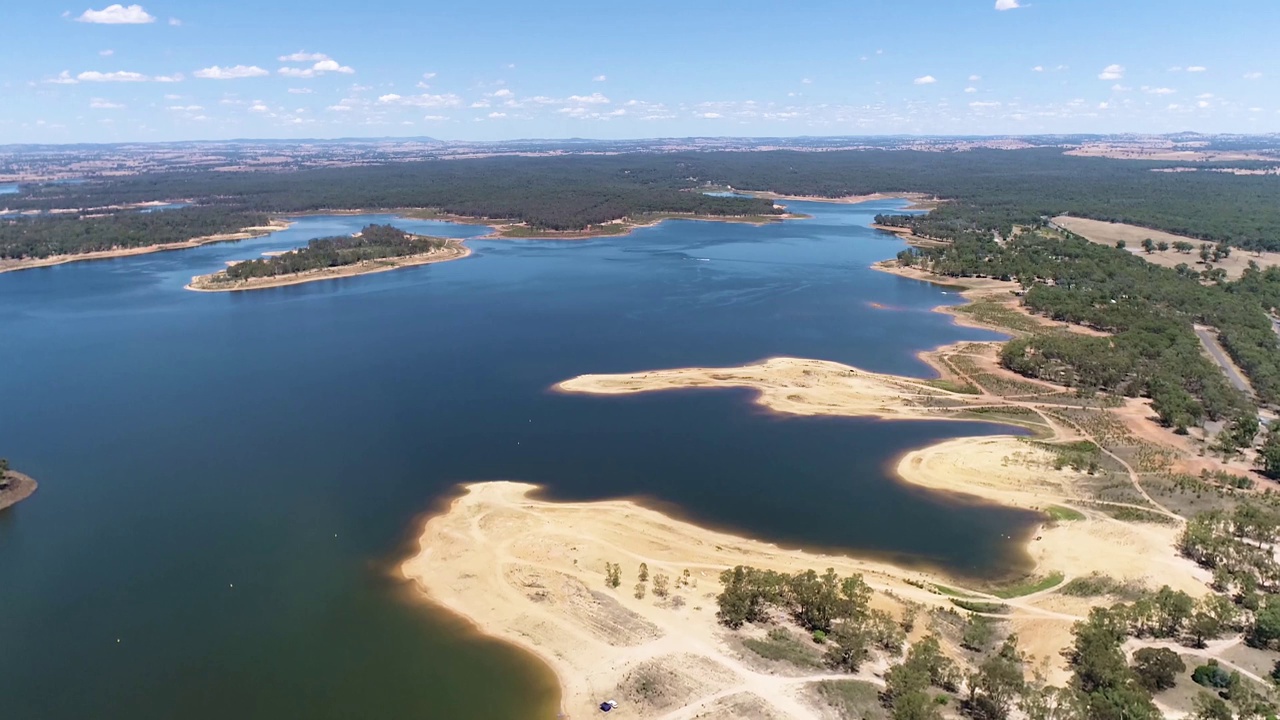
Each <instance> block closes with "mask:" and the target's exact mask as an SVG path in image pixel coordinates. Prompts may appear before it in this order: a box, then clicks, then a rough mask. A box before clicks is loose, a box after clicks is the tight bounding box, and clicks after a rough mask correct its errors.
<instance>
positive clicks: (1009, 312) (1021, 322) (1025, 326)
mask: <svg viewBox="0 0 1280 720" xmlns="http://www.w3.org/2000/svg"><path fill="white" fill-rule="evenodd" d="M955 311H956V312H958V313H963V314H965V315H968V316H969V317H971V318H973V319H974V320H977V321H978V322H980V323H982V324H984V325H991V326H993V327H999V328H1003V329H1006V330H1013V331H1015V332H1028V333H1029V332H1035V331H1037V330H1041V329H1043V327H1044V326H1043V325H1041V324H1040V323H1039V322H1037V321H1036V320H1035V319H1034V318H1031V317H1028V316H1027V315H1024V314H1022V313H1020V312H1018V311H1017V310H1014V309H1013V308H1011V307H1009V306H1008V305H1006V304H1005V303H1003V302H999V301H997V300H986V299H984V300H975V301H974V302H971V303H969V304H967V305H961V306H960V307H957V308H956V309H955Z"/></svg>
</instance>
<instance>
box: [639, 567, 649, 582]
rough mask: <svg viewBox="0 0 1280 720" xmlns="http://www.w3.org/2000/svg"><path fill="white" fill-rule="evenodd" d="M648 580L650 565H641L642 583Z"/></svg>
mask: <svg viewBox="0 0 1280 720" xmlns="http://www.w3.org/2000/svg"><path fill="white" fill-rule="evenodd" d="M648 579H649V563H640V575H639V580H640V582H645V581H646V580H648Z"/></svg>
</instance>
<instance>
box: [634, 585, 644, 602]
mask: <svg viewBox="0 0 1280 720" xmlns="http://www.w3.org/2000/svg"><path fill="white" fill-rule="evenodd" d="M644 588H645V585H644V583H642V582H638V583H636V591H635V592H636V599H637V600H643V599H644Z"/></svg>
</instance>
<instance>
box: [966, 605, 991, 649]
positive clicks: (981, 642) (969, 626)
mask: <svg viewBox="0 0 1280 720" xmlns="http://www.w3.org/2000/svg"><path fill="white" fill-rule="evenodd" d="M994 636H995V628H994V627H993V626H992V623H991V620H990V618H987V617H985V616H983V615H979V614H977V613H970V614H969V620H968V622H966V623H965V626H964V633H963V635H961V637H960V646H961V647H963V648H965V649H967V650H972V651H974V652H986V651H987V648H988V647H990V646H991V640H992V638H993V637H994Z"/></svg>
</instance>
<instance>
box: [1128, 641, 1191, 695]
mask: <svg viewBox="0 0 1280 720" xmlns="http://www.w3.org/2000/svg"><path fill="white" fill-rule="evenodd" d="M1186 669H1187V666H1186V664H1185V663H1183V662H1182V658H1181V657H1179V656H1178V653H1176V652H1174V651H1172V650H1170V649H1168V648H1142V649H1141V650H1138V651H1137V652H1135V653H1134V654H1133V671H1134V673H1135V674H1137V676H1138V682H1139V683H1141V684H1142V686H1143V687H1144V688H1146V689H1147V691H1148V692H1159V691H1160V690H1168V689H1169V688H1171V687H1173V686H1174V685H1175V684H1176V683H1177V681H1178V675H1180V674H1182V673H1183V672H1186Z"/></svg>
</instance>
